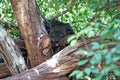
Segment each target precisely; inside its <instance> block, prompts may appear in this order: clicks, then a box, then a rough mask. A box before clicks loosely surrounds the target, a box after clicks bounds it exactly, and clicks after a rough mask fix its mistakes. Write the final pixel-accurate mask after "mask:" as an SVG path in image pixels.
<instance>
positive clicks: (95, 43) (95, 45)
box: [91, 42, 100, 49]
mask: <svg viewBox="0 0 120 80" xmlns="http://www.w3.org/2000/svg"><path fill="white" fill-rule="evenodd" d="M91 44H92V45H93V46H92V49H99V48H100V45H99V43H98V42H92V43H91Z"/></svg>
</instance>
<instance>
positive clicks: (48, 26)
mask: <svg viewBox="0 0 120 80" xmlns="http://www.w3.org/2000/svg"><path fill="white" fill-rule="evenodd" d="M44 25H45V28H46V30H47V32H48V34H49V32H50V28H51V23H50V21H49V20H48V21H44Z"/></svg>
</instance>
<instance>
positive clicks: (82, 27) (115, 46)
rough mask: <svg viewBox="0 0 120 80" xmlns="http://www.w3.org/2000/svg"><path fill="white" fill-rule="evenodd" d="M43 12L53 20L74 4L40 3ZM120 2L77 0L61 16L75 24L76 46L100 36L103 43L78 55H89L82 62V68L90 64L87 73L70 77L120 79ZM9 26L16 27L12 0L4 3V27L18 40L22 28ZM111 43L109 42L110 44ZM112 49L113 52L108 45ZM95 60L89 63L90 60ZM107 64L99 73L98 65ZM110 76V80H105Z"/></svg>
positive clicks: (0, 7)
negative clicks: (119, 63) (110, 72)
mask: <svg viewBox="0 0 120 80" xmlns="http://www.w3.org/2000/svg"><path fill="white" fill-rule="evenodd" d="M37 2H38V5H39V9H40V11H41V13H42V15H43V16H45V18H46V19H48V20H49V19H52V18H53V17H54V16H55V15H57V14H59V13H62V12H63V11H64V10H67V9H68V8H69V7H70V6H71V4H72V1H70V0H37ZM119 2H120V1H119V0H76V4H75V5H74V7H73V8H72V9H71V10H70V11H69V12H67V13H66V14H64V15H63V16H60V17H59V18H58V19H59V20H60V21H63V22H68V23H71V25H72V27H73V29H74V31H75V33H76V34H75V35H74V36H72V41H73V42H72V44H75V43H76V41H77V39H78V38H79V37H80V36H81V35H84V36H86V38H90V37H95V36H100V37H101V43H98V42H92V43H91V45H93V46H92V51H85V50H81V51H78V54H83V53H84V54H86V56H87V57H86V59H84V60H82V61H80V62H78V65H79V66H81V65H85V64H86V63H90V66H89V67H86V68H85V69H84V70H83V71H80V70H75V71H73V73H72V74H71V75H70V76H73V75H76V77H77V78H80V79H83V78H88V79H89V80H91V78H90V76H91V73H93V74H94V79H95V80H101V78H102V79H104V78H105V80H117V78H116V76H120V67H119V66H117V65H115V64H114V63H115V62H116V61H119V60H120V3H119ZM8 23H10V24H11V23H13V24H16V21H15V18H14V16H13V10H12V8H11V5H10V2H9V0H1V1H0V24H1V25H3V26H4V27H5V28H7V32H8V33H9V34H10V36H11V37H12V38H17V36H18V35H19V34H20V33H19V30H18V28H16V27H11V25H8V26H7V27H6V26H5V25H6V24H8ZM106 40H107V41H106ZM110 45H111V46H112V48H111V50H109V49H108V48H109V47H108V46H110ZM91 56H92V59H91V60H89V57H91ZM103 60H104V61H105V64H106V66H105V67H104V68H103V69H102V70H101V71H99V69H98V68H96V67H95V66H96V65H99V64H100V63H101V62H102V61H103ZM111 70H113V74H112V75H111V74H110V76H108V75H109V74H108V72H109V71H111ZM105 75H106V77H105Z"/></svg>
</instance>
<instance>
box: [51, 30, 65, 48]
mask: <svg viewBox="0 0 120 80" xmlns="http://www.w3.org/2000/svg"><path fill="white" fill-rule="evenodd" d="M49 36H50V39H51V41H52V43H53V44H54V45H55V46H59V43H60V41H62V39H64V38H65V37H66V32H65V31H62V30H53V31H51V32H50V34H49Z"/></svg>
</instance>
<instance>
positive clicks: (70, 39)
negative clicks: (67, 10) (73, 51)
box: [67, 35, 76, 43]
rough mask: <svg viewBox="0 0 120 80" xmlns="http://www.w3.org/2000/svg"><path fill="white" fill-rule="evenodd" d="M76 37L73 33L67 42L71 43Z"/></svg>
mask: <svg viewBox="0 0 120 80" xmlns="http://www.w3.org/2000/svg"><path fill="white" fill-rule="evenodd" d="M75 38H76V36H75V35H72V36H70V37H69V38H68V39H67V43H70V42H71V41H72V40H74V39H75Z"/></svg>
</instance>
